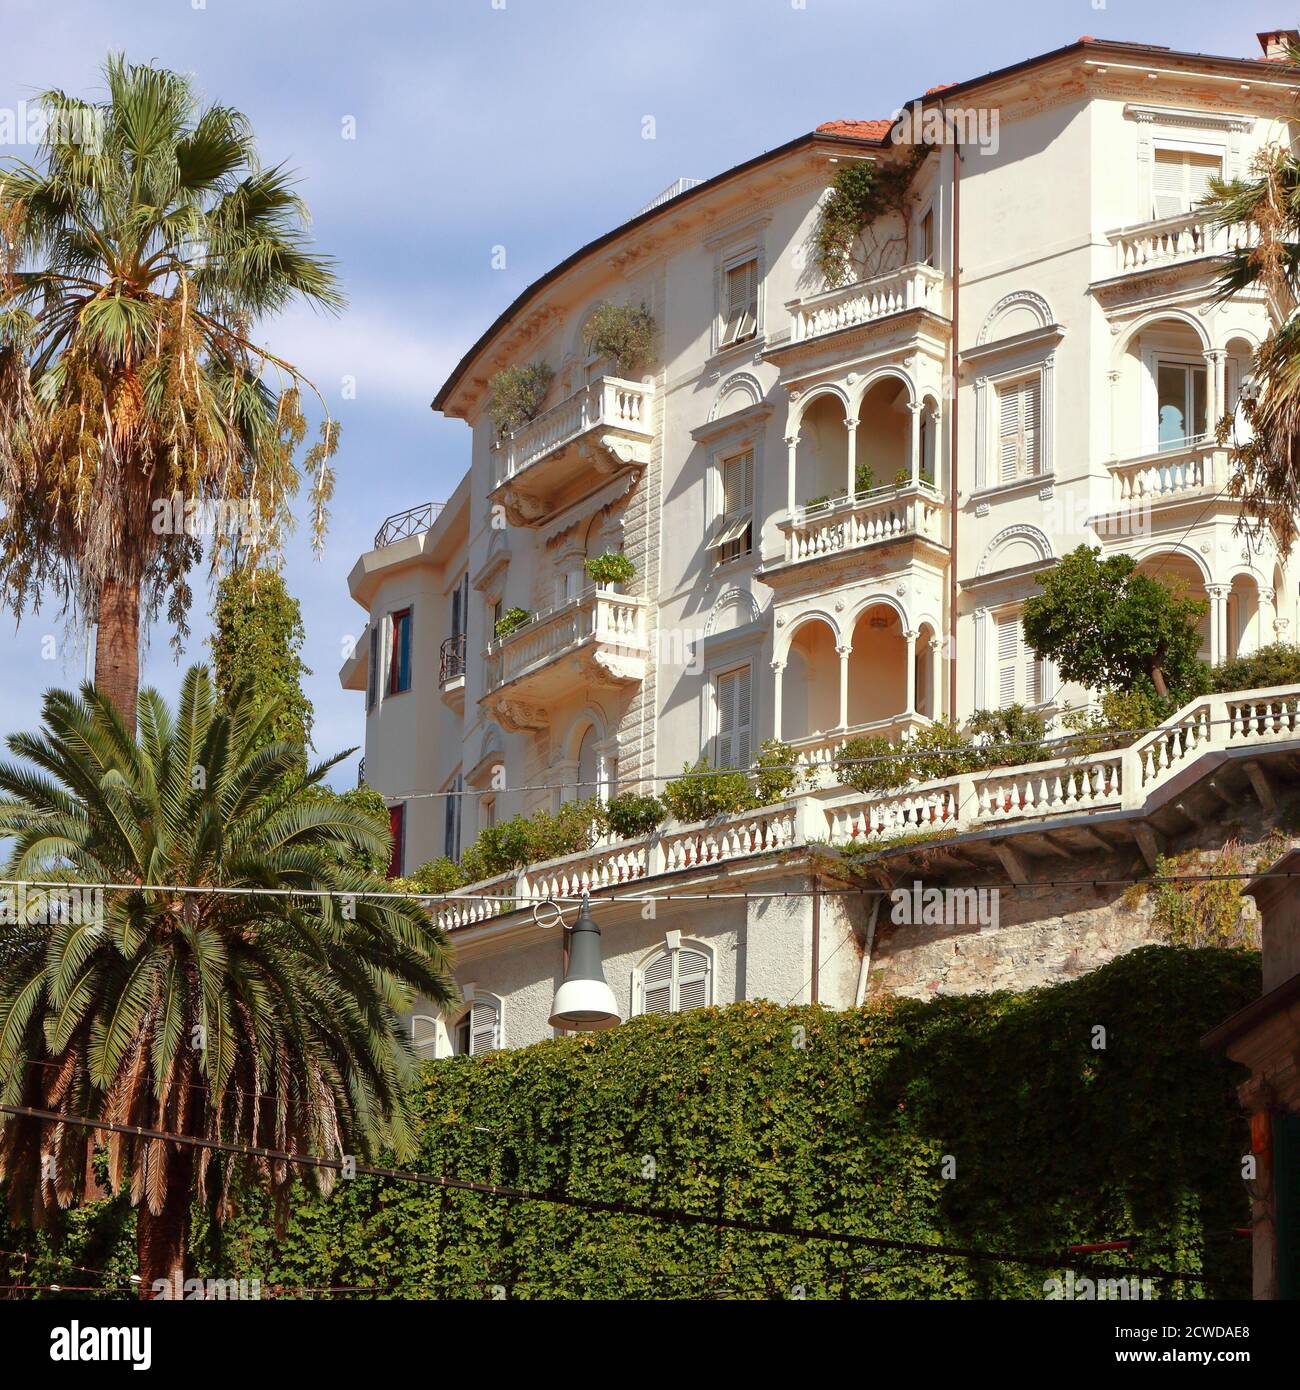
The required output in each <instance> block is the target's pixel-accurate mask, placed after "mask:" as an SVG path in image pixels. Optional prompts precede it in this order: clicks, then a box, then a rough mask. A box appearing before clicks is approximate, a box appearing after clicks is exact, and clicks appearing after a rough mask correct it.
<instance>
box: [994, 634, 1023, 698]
mask: <svg viewBox="0 0 1300 1390" xmlns="http://www.w3.org/2000/svg"><path fill="white" fill-rule="evenodd" d="M1019 656H1020V619H1019V618H999V619H998V704H999V705H1000V706H1001V707H1002V708H1003V709H1005V708H1006V707H1007V706H1008V705H1014V704H1015V702H1016V665H1017V661H1018V659H1019Z"/></svg>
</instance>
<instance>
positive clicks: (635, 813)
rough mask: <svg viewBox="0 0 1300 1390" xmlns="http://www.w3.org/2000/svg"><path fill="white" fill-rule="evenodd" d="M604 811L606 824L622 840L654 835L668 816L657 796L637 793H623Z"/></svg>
mask: <svg viewBox="0 0 1300 1390" xmlns="http://www.w3.org/2000/svg"><path fill="white" fill-rule="evenodd" d="M603 809H604V819H605V824H606V825H608V826H609V828H610V830H611V831H612V832H613V833H614V834H615V835H617V836H618V838H619V839H620V840H636V839H639V838H640V837H641V836H642V835H650V834H653V833H654V831H656V830H658V829H659V827H660V825H662V824H663V821H664V818H665V816H667V814H668V812H667V811H666V810H665V808H664V804H663V802H661V801H660V800H659V798H658V797H657V796H638V795H637V794H636V793H635V792H621V793H620V794H619V795H618V796H616V797H613V798H612V799H611V800H610V801H609V802H607V803H606V805H605V807H604V808H603Z"/></svg>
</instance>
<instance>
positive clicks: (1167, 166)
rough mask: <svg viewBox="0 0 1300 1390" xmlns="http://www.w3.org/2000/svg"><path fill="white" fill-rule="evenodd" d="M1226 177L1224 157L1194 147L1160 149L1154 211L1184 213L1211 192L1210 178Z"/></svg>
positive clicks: (1154, 182) (1158, 214) (1166, 214)
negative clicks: (1202, 151) (1193, 149)
mask: <svg viewBox="0 0 1300 1390" xmlns="http://www.w3.org/2000/svg"><path fill="white" fill-rule="evenodd" d="M1222 177H1223V160H1222V158H1221V157H1220V156H1219V155H1215V154H1197V153H1195V152H1194V151H1191V150H1157V151H1156V159H1155V171H1154V176H1153V179H1152V192H1153V199H1152V202H1153V204H1154V208H1153V211H1154V215H1155V216H1156V217H1157V218H1161V217H1182V216H1186V214H1187V213H1189V212H1191V211H1193V210H1194V209H1195V208H1196V206H1197V205H1198V204H1199V203H1202V202H1204V200H1205V199H1206V198H1208V197H1209V195H1210V180H1211V179H1217V178H1222Z"/></svg>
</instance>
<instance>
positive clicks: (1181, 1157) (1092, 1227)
mask: <svg viewBox="0 0 1300 1390" xmlns="http://www.w3.org/2000/svg"><path fill="white" fill-rule="evenodd" d="M1258 992H1259V968H1258V962H1257V959H1256V958H1255V957H1254V956H1252V955H1250V954H1249V953H1245V952H1237V951H1222V950H1201V951H1191V950H1185V949H1175V948H1171V947H1147V948H1144V949H1142V950H1139V951H1135V952H1133V953H1131V954H1129V955H1125V956H1121V957H1119V958H1118V959H1117V960H1115V961H1113V962H1111V963H1110V964H1109V965H1106V966H1104V967H1102V968H1101V969H1099V970H1095V971H1093V972H1091V973H1090V974H1088V975H1085V976H1083V977H1082V978H1080V979H1076V980H1071V981H1068V982H1066V983H1063V984H1058V985H1054V986H1050V987H1047V988H1043V989H1037V990H1031V991H1026V992H1022V993H1010V992H999V993H996V994H974V995H963V996H945V997H941V998H936V999H929V1000H925V1001H918V1000H902V999H891V1000H886V1001H882V1002H879V1003H875V1004H872V1005H870V1006H868V1007H867V1008H864V1009H855V1010H847V1011H844V1012H832V1011H830V1010H826V1009H821V1008H816V1007H807V1006H805V1007H794V1008H784V1007H780V1006H778V1005H775V1004H769V1003H742V1004H735V1005H732V1006H730V1007H728V1008H723V1009H699V1010H695V1011H692V1012H690V1013H686V1014H673V1015H654V1016H648V1017H643V1018H637V1019H634V1020H633V1021H632V1022H630V1023H627V1024H624V1025H623V1026H622V1027H620V1028H615V1029H613V1030H611V1031H610V1032H608V1033H601V1034H585V1035H581V1036H578V1037H571V1038H562V1039H557V1040H555V1041H550V1042H544V1043H539V1044H537V1045H536V1046H534V1047H530V1048H524V1049H520V1050H518V1051H507V1052H498V1053H493V1054H490V1055H489V1056H486V1057H481V1058H452V1059H449V1060H447V1061H442V1062H434V1063H430V1064H429V1065H428V1066H427V1067H426V1068H425V1071H424V1078H423V1084H422V1086H421V1089H420V1093H419V1097H418V1101H419V1107H420V1111H421V1116H422V1124H421V1128H420V1134H419V1144H420V1148H419V1156H418V1159H417V1160H416V1162H415V1164H414V1166H416V1167H418V1168H419V1169H420V1170H421V1171H423V1172H427V1173H431V1174H448V1175H452V1176H455V1177H459V1178H468V1179H471V1180H476V1181H479V1182H495V1183H510V1184H515V1185H517V1186H519V1187H522V1188H526V1189H529V1190H533V1191H544V1192H564V1193H570V1194H574V1195H578V1196H584V1197H589V1198H595V1199H598V1200H602V1201H609V1202H615V1203H628V1204H635V1205H637V1206H648V1207H653V1208H656V1209H659V1210H668V1211H685V1212H688V1213H698V1214H702V1215H721V1216H726V1217H729V1218H739V1219H748V1220H753V1221H756V1222H762V1223H765V1224H773V1225H798V1226H816V1227H822V1228H824V1229H826V1230H831V1231H840V1232H845V1233H849V1234H861V1235H870V1236H876V1237H884V1238H885V1239H890V1240H901V1241H916V1242H920V1243H924V1244H940V1243H944V1244H952V1245H961V1246H967V1247H973V1248H977V1249H985V1250H1009V1251H1028V1252H1035V1253H1037V1252H1046V1251H1063V1250H1064V1249H1065V1248H1066V1247H1067V1246H1069V1245H1071V1244H1081V1243H1087V1242H1093V1241H1098V1240H1104V1239H1106V1238H1108V1237H1114V1236H1117V1235H1124V1236H1132V1237H1134V1238H1135V1241H1136V1244H1135V1245H1134V1247H1133V1248H1132V1249H1131V1250H1129V1251H1125V1252H1121V1253H1118V1254H1114V1255H1108V1254H1100V1255H1094V1256H1091V1257H1089V1258H1091V1259H1092V1260H1095V1261H1097V1262H1100V1263H1103V1264H1109V1263H1114V1264H1116V1265H1142V1266H1148V1267H1155V1268H1160V1269H1171V1270H1177V1271H1180V1272H1182V1273H1185V1274H1205V1275H1207V1276H1210V1277H1212V1278H1215V1279H1216V1280H1220V1281H1222V1282H1221V1283H1216V1284H1214V1285H1213V1286H1210V1287H1207V1286H1204V1285H1200V1284H1195V1283H1191V1282H1186V1283H1184V1282H1177V1281H1173V1282H1166V1281H1163V1280H1158V1281H1156V1282H1155V1284H1154V1292H1155V1295H1156V1296H1157V1297H1161V1298H1199V1297H1206V1296H1212V1295H1218V1296H1220V1297H1227V1298H1244V1297H1249V1293H1250V1250H1249V1243H1248V1242H1241V1241H1233V1240H1232V1239H1231V1238H1230V1237H1229V1235H1228V1232H1229V1231H1230V1230H1231V1229H1232V1228H1234V1227H1237V1226H1244V1225H1246V1224H1248V1222H1249V1207H1248V1197H1247V1194H1246V1191H1245V1189H1244V1188H1243V1186H1242V1182H1241V1168H1240V1156H1241V1154H1242V1153H1244V1152H1246V1151H1247V1149H1246V1147H1245V1146H1246V1145H1248V1143H1249V1139H1248V1134H1247V1127H1246V1123H1245V1120H1244V1118H1243V1116H1242V1113H1241V1110H1240V1108H1239V1106H1238V1103H1237V1099H1236V1095H1235V1091H1234V1086H1235V1083H1236V1080H1237V1078H1238V1071H1239V1069H1238V1068H1236V1067H1235V1066H1234V1065H1233V1064H1231V1063H1229V1062H1228V1061H1226V1060H1225V1059H1224V1058H1222V1057H1219V1056H1215V1055H1212V1054H1209V1053H1207V1052H1205V1051H1204V1049H1202V1048H1201V1047H1200V1046H1199V1040H1200V1038H1201V1036H1202V1035H1203V1034H1204V1033H1205V1032H1207V1031H1208V1030H1209V1029H1210V1028H1211V1027H1213V1026H1214V1025H1215V1024H1217V1023H1220V1022H1221V1021H1222V1020H1223V1019H1225V1018H1227V1017H1228V1016H1229V1015H1231V1014H1232V1013H1234V1012H1235V1011H1236V1010H1237V1009H1239V1008H1241V1007H1243V1006H1244V1005H1245V1004H1247V1003H1249V1002H1250V1001H1251V1000H1252V999H1253V998H1255V997H1256V996H1257V995H1258ZM1098 1025H1101V1026H1103V1027H1104V1028H1105V1029H1106V1047H1105V1048H1104V1049H1101V1050H1095V1049H1094V1047H1093V1039H1094V1036H1095V1034H1094V1030H1095V1028H1096V1027H1097V1026H1098ZM796 1026H800V1027H802V1028H804V1029H805V1030H806V1041H807V1046H806V1047H803V1048H795V1047H792V1046H791V1045H790V1039H791V1036H792V1030H793V1029H794V1028H795V1027H796ZM645 1154H653V1155H654V1156H655V1159H656V1170H655V1176H654V1178H653V1179H651V1180H647V1179H646V1178H645V1177H644V1176H643V1169H642V1162H643V1155H645ZM945 1154H955V1155H956V1156H957V1162H958V1170H957V1172H958V1180H957V1181H956V1182H954V1181H951V1180H949V1179H946V1178H945V1177H944V1176H943V1174H942V1167H941V1165H942V1160H943V1156H944V1155H945ZM1044 1155H1048V1156H1049V1157H1048V1158H1047V1159H1045V1158H1044ZM100 1205H101V1208H104V1209H107V1208H110V1207H111V1204H108V1203H104V1204H100ZM57 1219H58V1220H59V1221H60V1222H61V1223H63V1222H66V1221H67V1217H66V1215H62V1216H60V1217H59V1218H57ZM99 1237H100V1239H99V1242H98V1243H96V1244H92V1240H91V1238H90V1236H89V1235H88V1234H86V1233H77V1238H76V1239H69V1241H68V1243H67V1246H66V1247H65V1248H66V1250H67V1255H66V1258H67V1259H69V1260H71V1261H76V1262H78V1263H84V1264H89V1265H94V1266H96V1267H99V1268H105V1267H109V1268H117V1267H119V1266H118V1265H117V1264H116V1263H115V1262H114V1260H115V1256H114V1255H113V1254H112V1253H108V1254H105V1255H102V1256H101V1255H100V1254H99V1251H100V1250H101V1249H103V1250H107V1251H110V1252H112V1251H114V1250H115V1249H116V1247H115V1246H114V1245H113V1243H112V1225H111V1220H110V1212H109V1211H108V1210H104V1211H103V1216H102V1220H101V1223H100V1232H99ZM49 1240H50V1237H49V1236H48V1235H47V1234H45V1233H41V1234H38V1235H37V1236H35V1237H30V1238H28V1246H29V1248H38V1247H39V1248H40V1250H41V1259H42V1260H43V1261H45V1263H43V1264H42V1265H41V1266H40V1268H41V1269H42V1270H43V1271H45V1272H46V1276H47V1277H52V1276H53V1273H54V1271H55V1270H56V1269H58V1268H59V1267H58V1266H57V1264H56V1263H55V1262H53V1261H52V1260H50V1258H49V1255H48V1253H47V1245H48V1242H49ZM6 1244H7V1245H8V1246H9V1248H11V1249H12V1248H15V1247H14V1246H13V1244H12V1240H11V1241H10V1242H6ZM92 1248H94V1249H95V1250H96V1252H97V1257H96V1258H94V1259H89V1258H86V1252H87V1251H88V1250H90V1249H92ZM1080 1258H1082V1257H1080ZM6 1259H7V1260H8V1261H9V1263H8V1264H6V1263H5V1260H6ZM105 1260H107V1262H108V1263H107V1265H105V1263H104V1261H105ZM127 1267H128V1268H129V1266H127ZM20 1268H22V1266H21V1264H20V1263H19V1262H18V1261H16V1260H15V1259H14V1258H13V1257H12V1256H9V1257H4V1256H0V1271H5V1270H8V1271H16V1270H18V1269H20ZM1067 1268H1069V1256H1068V1255H1063V1257H1062V1264H1061V1267H1060V1268H1051V1269H1041V1268H1031V1267H1025V1266H1021V1265H1015V1264H1010V1263H1000V1262H994V1261H968V1260H964V1259H929V1258H923V1257H919V1256H916V1255H905V1254H902V1253H897V1254H890V1253H886V1252H879V1253H877V1252H872V1253H871V1256H870V1258H869V1259H864V1257H863V1252H862V1251H861V1250H855V1249H853V1248H851V1247H847V1246H844V1245H841V1244H837V1243H835V1242H830V1241H800V1240H794V1239H790V1238H786V1237H779V1236H771V1235H758V1234H753V1233H748V1232H744V1231H734V1230H732V1231H725V1230H717V1229H711V1228H709V1227H706V1226H698V1225H692V1224H687V1223H684V1222H670V1221H663V1220H655V1219H651V1218H648V1217H639V1216H627V1215H614V1214H605V1213H591V1212H582V1211H578V1210H574V1209H572V1208H566V1207H560V1206H554V1205H549V1204H547V1203H545V1202H528V1203H518V1202H511V1201H503V1200H499V1199H494V1198H489V1197H484V1196H480V1195H477V1194H474V1193H468V1192H459V1191H452V1190H436V1189H430V1188H428V1187H418V1186H415V1185H414V1184H410V1183H404V1182H400V1181H395V1180H388V1179H372V1178H365V1177H361V1178H357V1179H356V1180H355V1181H353V1182H346V1183H340V1184H339V1185H338V1187H337V1188H336V1189H335V1191H334V1193H333V1195H332V1196H331V1197H330V1198H328V1199H321V1198H318V1197H315V1196H312V1195H309V1194H300V1195H298V1196H297V1197H296V1198H295V1200H294V1202H293V1203H292V1205H291V1206H290V1208H289V1210H288V1212H287V1213H286V1219H285V1222H284V1229H283V1234H278V1233H277V1228H276V1223H275V1221H274V1213H273V1211H272V1209H271V1205H270V1203H269V1202H267V1201H266V1200H265V1199H264V1198H262V1197H260V1196H258V1195H256V1194H250V1195H249V1196H247V1197H246V1198H245V1199H244V1200H243V1202H242V1204H241V1209H240V1211H239V1213H238V1214H237V1216H236V1218H235V1219H234V1220H233V1221H231V1222H229V1223H227V1225H226V1227H225V1229H224V1231H223V1232H222V1233H221V1238H220V1242H219V1243H216V1242H214V1243H213V1248H212V1251H211V1254H210V1256H209V1257H208V1258H207V1259H206V1260H204V1261H203V1262H202V1265H201V1272H202V1273H203V1274H204V1275H207V1276H210V1277H236V1276H240V1277H245V1278H260V1279H261V1280H262V1281H263V1284H264V1285H268V1284H272V1283H275V1284H283V1285H286V1286H288V1287H299V1286H305V1287H328V1286H331V1285H341V1286H346V1287H352V1286H356V1285H374V1286H375V1287H376V1289H377V1290H378V1289H382V1290H384V1292H381V1293H380V1294H379V1295H378V1296H380V1297H389V1298H429V1299H432V1298H441V1299H450V1298H458V1299H483V1298H490V1297H491V1296H492V1292H491V1291H492V1286H493V1285H498V1284H499V1285H501V1286H502V1287H504V1288H505V1290H506V1296H507V1297H508V1298H511V1299H556V1298H584V1299H681V1298H699V1297H704V1296H710V1297H720V1298H725V1297H731V1298H747V1299H763V1298H788V1297H790V1296H791V1288H792V1286H794V1285H796V1284H798V1285H803V1286H804V1288H805V1289H806V1292H807V1296H808V1297H809V1298H848V1299H902V1298H908V1299H936V1298H961V1299H971V1298H998V1299H1012V1298H1018V1299H1027V1300H1033V1301H1035V1302H1037V1301H1040V1300H1041V1299H1042V1297H1043V1291H1044V1290H1043V1285H1044V1281H1045V1280H1047V1279H1049V1278H1060V1277H1062V1276H1063V1274H1064V1271H1065V1269H1067ZM55 1282H58V1281H57V1280H55ZM64 1282H68V1283H77V1282H84V1281H81V1280H74V1279H72V1278H70V1277H67V1276H66V1274H65V1279H64Z"/></svg>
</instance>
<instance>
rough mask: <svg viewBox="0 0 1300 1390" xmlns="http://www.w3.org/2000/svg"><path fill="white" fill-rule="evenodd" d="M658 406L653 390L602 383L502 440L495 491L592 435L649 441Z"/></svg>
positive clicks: (618, 381)
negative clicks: (607, 432)
mask: <svg viewBox="0 0 1300 1390" xmlns="http://www.w3.org/2000/svg"><path fill="white" fill-rule="evenodd" d="M653 406H654V386H653V384H646V383H643V382H639V381H624V380H623V379H622V378H621V377H616V376H605V377H601V378H600V379H599V380H597V381H593V382H591V383H590V384H589V385H587V386H584V387H582V388H581V389H580V390H577V391H575V392H574V393H573V395H571V396H568V397H566V399H564V400H562V401H561V402H560V403H559V404H558V405H555V406H552V407H551V409H550V410H545V411H543V412H542V413H541V414H540V415H539V416H538V417H537V418H536V419H535V420H530V421H529V422H528V423H527V424H526V425H520V426H519V428H518V429H516V430H512V431H511V432H510V433H509V434H507V435H505V436H504V437H503V438H502V439H500V440H499V441H498V442H497V444H496V446H495V447H494V448H493V450H492V486H493V487H500V486H501V484H502V483H505V482H508V481H509V480H510V479H511V478H514V477H517V476H518V475H519V474H520V473H522V472H523V471H524V470H525V469H526V468H530V467H531V466H532V465H533V464H535V463H538V462H539V461H540V460H542V459H544V458H546V457H547V456H548V455H550V454H553V453H555V452H556V451H557V450H558V449H562V448H564V446H565V445H566V444H570V443H572V442H573V441H574V440H575V439H579V438H581V437H582V436H583V435H584V434H587V433H588V432H589V431H591V430H598V429H616V430H619V431H622V432H625V433H630V434H634V435H643V436H645V437H646V438H649V437H650V435H651V434H653V432H654V409H653Z"/></svg>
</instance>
